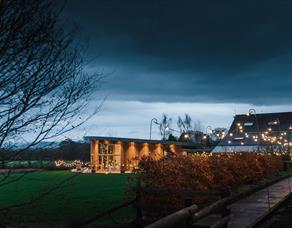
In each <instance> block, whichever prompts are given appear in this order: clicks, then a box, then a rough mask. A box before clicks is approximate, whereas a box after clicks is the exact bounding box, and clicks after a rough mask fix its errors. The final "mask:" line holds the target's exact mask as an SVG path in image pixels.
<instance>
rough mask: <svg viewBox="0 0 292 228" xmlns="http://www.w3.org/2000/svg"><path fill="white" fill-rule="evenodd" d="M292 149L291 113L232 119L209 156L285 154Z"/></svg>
mask: <svg viewBox="0 0 292 228" xmlns="http://www.w3.org/2000/svg"><path fill="white" fill-rule="evenodd" d="M291 147H292V112H281V113H260V114H256V112H255V111H253V112H252V111H250V112H249V113H248V114H242V115H236V116H234V120H233V123H232V124H231V127H230V129H229V131H228V133H227V134H226V136H225V137H224V138H223V139H222V140H221V141H220V142H219V143H218V145H217V146H216V147H215V148H214V149H213V151H212V152H254V151H255V152H256V151H258V152H288V151H290V150H291Z"/></svg>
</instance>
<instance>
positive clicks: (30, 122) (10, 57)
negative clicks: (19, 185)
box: [0, 0, 101, 155]
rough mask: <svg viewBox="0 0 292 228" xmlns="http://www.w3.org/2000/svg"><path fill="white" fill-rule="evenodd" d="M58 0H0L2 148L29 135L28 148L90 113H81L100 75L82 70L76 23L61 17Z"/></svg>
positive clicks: (73, 126)
mask: <svg viewBox="0 0 292 228" xmlns="http://www.w3.org/2000/svg"><path fill="white" fill-rule="evenodd" d="M57 3H58V4H57ZM59 5H60V4H59V2H57V1H54V0H42V1H34V0H0V148H7V147H10V146H11V145H14V144H15V143H17V142H18V143H20V142H24V141H29V142H30V143H29V144H28V145H26V147H25V148H24V149H27V148H29V147H31V146H33V145H36V144H38V143H39V142H41V141H42V140H46V139H50V138H52V137H56V136H59V135H61V134H63V133H65V132H67V131H70V130H72V129H73V128H75V127H77V126H79V125H80V124H82V123H83V122H84V121H86V120H87V118H88V117H89V116H90V115H89V116H86V117H84V115H82V113H83V111H84V108H85V107H86V106H87V104H88V103H87V102H88V99H89V96H90V94H91V92H92V91H93V89H94V87H95V85H96V82H98V81H99V80H100V79H101V76H100V75H88V74H86V73H85V72H84V69H83V67H84V60H83V58H82V55H80V54H81V52H80V49H79V48H77V47H76V46H74V45H73V39H74V34H75V29H72V30H70V31H65V30H64V29H62V28H61V25H60V23H59V22H58V17H59V15H60V12H61V8H57V6H59ZM93 79H94V80H93ZM93 113H94V111H93ZM93 113H92V114H93ZM14 155H15V154H14Z"/></svg>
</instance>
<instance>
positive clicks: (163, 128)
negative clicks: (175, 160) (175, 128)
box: [159, 113, 172, 140]
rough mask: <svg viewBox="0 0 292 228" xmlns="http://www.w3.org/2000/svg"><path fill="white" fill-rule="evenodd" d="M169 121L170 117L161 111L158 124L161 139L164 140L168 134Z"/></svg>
mask: <svg viewBox="0 0 292 228" xmlns="http://www.w3.org/2000/svg"><path fill="white" fill-rule="evenodd" d="M171 122H172V119H171V118H170V117H168V116H167V115H166V114H164V113H163V114H162V118H161V121H160V124H159V129H160V135H161V136H162V139H163V140H166V139H167V138H168V136H169V134H170V127H171Z"/></svg>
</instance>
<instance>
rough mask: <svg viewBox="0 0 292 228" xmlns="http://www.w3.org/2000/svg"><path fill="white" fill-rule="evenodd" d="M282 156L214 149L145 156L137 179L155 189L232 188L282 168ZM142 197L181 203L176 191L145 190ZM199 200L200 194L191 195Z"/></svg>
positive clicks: (210, 189) (213, 189)
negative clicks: (213, 151) (167, 156)
mask: <svg viewBox="0 0 292 228" xmlns="http://www.w3.org/2000/svg"><path fill="white" fill-rule="evenodd" d="M282 166H283V163H282V156H281V155H275V154H263V153H216V154H195V155H191V156H177V157H173V158H170V159H161V160H158V161H155V160H151V159H149V158H145V159H143V160H142V161H141V162H140V167H139V174H140V178H141V181H142V182H143V183H144V184H146V186H150V187H153V188H159V189H170V188H171V189H193V190H201V191H220V190H221V189H222V188H224V189H226V188H228V189H235V188H237V187H239V186H241V185H243V184H247V183H252V182H255V181H257V180H259V179H261V178H263V177H265V176H267V175H269V174H272V173H275V172H277V171H280V170H282V168H283V167H282ZM143 198H144V200H146V201H148V202H149V201H151V202H153V201H155V203H158V202H159V203H160V204H161V203H170V202H171V204H172V205H174V204H178V205H179V204H182V203H183V199H179V197H177V195H174V194H172V193H165V194H163V195H160V196H159V195H153V194H152V195H151V194H147V195H146V194H145V195H144V197H143ZM193 200H195V201H196V200H197V201H200V200H202V197H201V198H200V197H199V198H198V197H196V198H193Z"/></svg>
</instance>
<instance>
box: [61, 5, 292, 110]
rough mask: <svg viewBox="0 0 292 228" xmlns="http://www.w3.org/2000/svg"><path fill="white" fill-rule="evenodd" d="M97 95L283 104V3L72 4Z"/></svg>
mask: <svg viewBox="0 0 292 228" xmlns="http://www.w3.org/2000/svg"><path fill="white" fill-rule="evenodd" d="M66 10H67V11H66V16H67V17H69V18H73V17H74V19H75V20H76V22H77V23H79V24H80V26H81V28H82V33H81V34H80V37H79V39H80V42H83V43H85V44H86V45H88V49H89V53H90V55H91V57H92V58H94V57H96V60H95V61H93V62H92V63H91V65H90V70H97V71H98V70H99V69H102V68H104V69H105V71H107V72H114V73H113V74H111V75H110V76H109V77H108V81H107V83H106V85H105V86H104V87H103V91H105V92H106V93H108V94H109V96H110V97H111V98H112V99H121V100H127V101H129V100H137V101H144V102H205V103H214V102H220V103H224V102H227V103H228V102H229V103H230V102H238V103H250V104H256V105H260V104H288V103H290V99H291V92H290V90H291V89H290V87H291V85H292V77H291V74H292V68H291V67H290V64H291V62H292V57H291V52H292V50H291V48H292V30H291V28H290V27H291V26H290V22H291V20H292V15H291V10H292V2H291V1H278V0H265V1H264V0H261V1H254V0H245V1H227V0H225V1H211V0H210V1H191V0H182V1H179V2H178V1H174V0H173V1H172V0H169V1H156V0H155V1H154V0H147V1H134V0H124V1H113V0H99V1H90V0H82V1H81V0H73V1H70V2H69V4H68V7H67V9H66Z"/></svg>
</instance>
